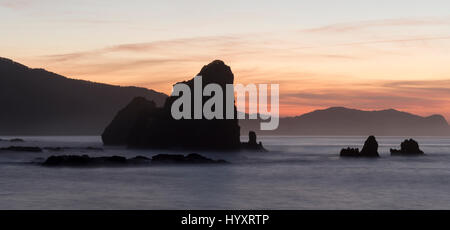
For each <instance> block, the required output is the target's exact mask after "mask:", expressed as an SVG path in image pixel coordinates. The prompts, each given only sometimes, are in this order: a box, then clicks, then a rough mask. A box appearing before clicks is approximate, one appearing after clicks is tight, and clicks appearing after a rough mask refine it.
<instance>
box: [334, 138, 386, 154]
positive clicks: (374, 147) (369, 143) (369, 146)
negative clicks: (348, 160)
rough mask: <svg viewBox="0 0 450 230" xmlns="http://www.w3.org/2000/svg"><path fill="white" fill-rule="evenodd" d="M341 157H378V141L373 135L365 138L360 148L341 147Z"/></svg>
mask: <svg viewBox="0 0 450 230" xmlns="http://www.w3.org/2000/svg"><path fill="white" fill-rule="evenodd" d="M340 156H341V157H379V156H380V155H379V154H378V142H377V140H376V138H375V137H374V136H370V137H369V138H367V140H366V142H365V143H364V146H363V148H362V150H361V152H360V151H359V149H353V148H346V149H342V150H341V153H340Z"/></svg>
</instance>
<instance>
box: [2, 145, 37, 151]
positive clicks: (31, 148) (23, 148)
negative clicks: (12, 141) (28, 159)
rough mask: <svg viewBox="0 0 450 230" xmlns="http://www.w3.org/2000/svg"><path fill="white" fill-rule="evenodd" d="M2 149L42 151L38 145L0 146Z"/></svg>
mask: <svg viewBox="0 0 450 230" xmlns="http://www.w3.org/2000/svg"><path fill="white" fill-rule="evenodd" d="M0 150H3V151H14V152H42V149H41V148H39V147H26V146H10V147H7V148H0Z"/></svg>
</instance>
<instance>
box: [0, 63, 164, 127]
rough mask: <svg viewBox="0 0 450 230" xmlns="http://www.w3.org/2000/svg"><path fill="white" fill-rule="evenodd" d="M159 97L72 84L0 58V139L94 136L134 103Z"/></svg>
mask: <svg viewBox="0 0 450 230" xmlns="http://www.w3.org/2000/svg"><path fill="white" fill-rule="evenodd" d="M139 96H140V97H145V98H147V99H149V100H153V101H155V103H156V104H157V105H158V106H162V105H163V104H164V102H165V100H166V98H167V96H166V95H165V94H162V93H159V92H156V91H153V90H148V89H145V88H138V87H120V86H113V85H107V84H100V83H94V82H89V81H83V80H74V79H69V78H66V77H63V76H61V75H58V74H55V73H51V72H48V71H46V70H44V69H31V68H28V67H26V66H24V65H21V64H19V63H16V62H13V61H12V60H9V59H5V58H0V105H1V107H0V135H90V134H92V135H100V134H101V133H102V131H103V129H104V128H105V127H106V126H107V125H108V123H109V122H110V121H111V120H112V119H113V117H114V115H115V114H116V113H117V111H119V110H120V109H122V108H123V107H125V106H126V105H127V104H128V103H129V102H130V101H131V100H132V99H133V98H135V97H139Z"/></svg>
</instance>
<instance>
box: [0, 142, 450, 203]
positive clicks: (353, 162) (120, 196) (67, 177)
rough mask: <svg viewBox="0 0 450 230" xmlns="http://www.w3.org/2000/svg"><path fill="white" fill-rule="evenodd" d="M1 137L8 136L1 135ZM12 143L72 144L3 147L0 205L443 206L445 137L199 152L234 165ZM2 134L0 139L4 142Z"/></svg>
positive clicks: (79, 145) (449, 159) (449, 186)
mask: <svg viewBox="0 0 450 230" xmlns="http://www.w3.org/2000/svg"><path fill="white" fill-rule="evenodd" d="M1 138H2V139H7V138H9V137H1ZM22 138H23V139H25V141H26V142H24V143H14V145H23V146H39V147H52V146H53V147H72V149H68V150H64V151H61V152H51V151H44V152H42V153H26V152H8V151H2V152H1V153H0V171H1V173H0V186H1V188H2V191H0V209H446V208H448V207H450V194H449V193H448V191H450V183H449V182H450V181H449V180H450V179H449V178H450V169H449V168H448V165H449V164H450V155H449V153H450V140H449V139H448V138H441V137H414V138H415V139H416V140H418V141H419V143H420V144H421V148H422V149H423V150H424V151H425V153H426V154H427V155H425V156H420V157H391V156H389V154H388V152H389V149H390V148H398V147H399V144H400V142H401V141H402V140H403V139H405V138H406V137H378V138H377V139H378V142H379V144H380V149H379V152H380V154H381V158H380V159H342V158H340V157H339V150H340V149H341V148H344V147H347V146H351V147H359V148H361V147H362V144H363V143H364V140H365V139H366V138H367V137H268V136H265V137H260V140H261V141H262V142H263V143H264V146H265V147H266V148H267V149H269V150H270V151H269V152H264V153H254V152H235V153H220V152H200V153H201V154H202V155H204V156H207V157H210V158H213V159H225V160H227V161H229V162H231V164H225V165H207V166H198V165H193V166H188V165H186V166H179V165H177V166H148V167H123V168H46V167H42V166H39V165H37V164H29V163H30V162H33V161H35V162H39V161H42V160H43V159H45V157H48V156H50V155H58V154H61V155H62V154H76V155H81V154H88V155H90V156H112V155H120V156H126V157H134V156H137V155H143V156H147V157H151V156H153V155H156V154H159V153H178V154H188V153H190V152H174V151H158V150H130V149H126V148H124V147H104V148H105V149H104V151H100V150H96V149H92V150H87V149H85V147H99V148H103V145H102V143H101V140H100V137H97V136H79V137H22ZM10 145H11V143H9V142H0V147H7V146H10Z"/></svg>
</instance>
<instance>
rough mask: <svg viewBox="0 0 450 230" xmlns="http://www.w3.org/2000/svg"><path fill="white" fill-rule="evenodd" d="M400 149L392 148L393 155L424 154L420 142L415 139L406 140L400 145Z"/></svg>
mask: <svg viewBox="0 0 450 230" xmlns="http://www.w3.org/2000/svg"><path fill="white" fill-rule="evenodd" d="M400 147H401V148H400V150H398V149H391V155H392V156H415V155H424V152H423V151H422V150H420V147H419V143H418V142H417V141H415V140H413V139H409V140H405V141H403V142H402V144H401V146H400Z"/></svg>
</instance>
